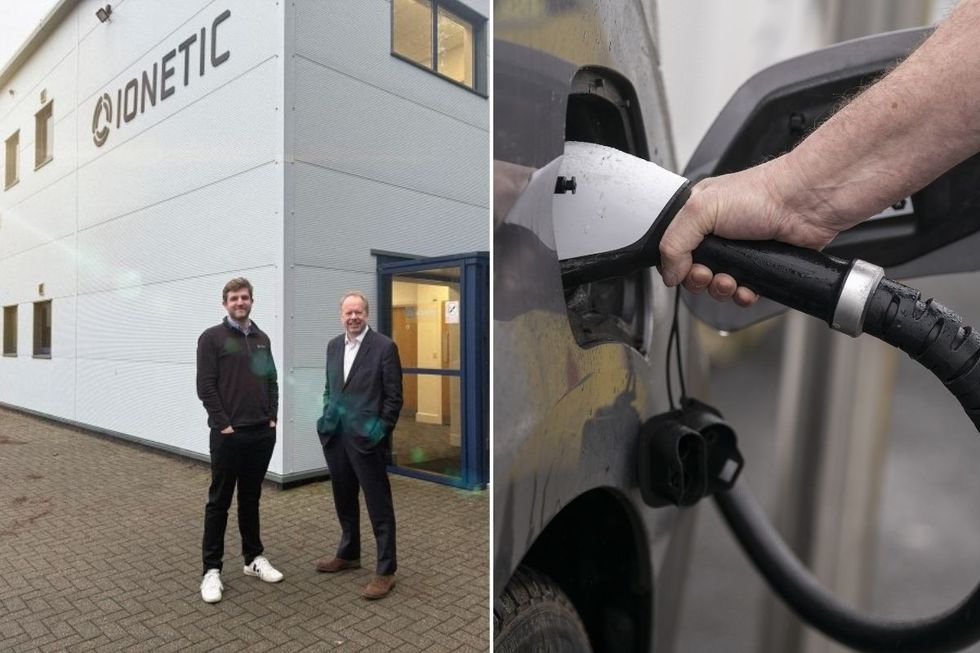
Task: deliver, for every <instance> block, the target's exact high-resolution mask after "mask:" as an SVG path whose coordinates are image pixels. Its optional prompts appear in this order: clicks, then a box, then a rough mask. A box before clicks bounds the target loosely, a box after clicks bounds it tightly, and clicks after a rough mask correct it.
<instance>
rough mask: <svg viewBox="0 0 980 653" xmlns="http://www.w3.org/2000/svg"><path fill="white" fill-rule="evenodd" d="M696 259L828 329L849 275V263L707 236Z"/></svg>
mask: <svg viewBox="0 0 980 653" xmlns="http://www.w3.org/2000/svg"><path fill="white" fill-rule="evenodd" d="M693 257H694V262H695V263H701V264H703V265H706V266H708V267H709V268H711V271H712V272H714V273H715V274H717V273H719V272H724V273H726V274H730V275H731V276H732V277H734V278H735V280H736V281H737V282H738V283H739V285H742V286H746V287H748V288H751V289H752V290H754V291H755V292H757V293H759V294H760V295H762V296H763V297H767V298H769V299H771V300H773V301H777V302H779V303H780V304H783V305H784V306H788V307H789V308H793V309H796V310H798V311H802V312H804V313H806V314H808V315H812V316H814V317H817V318H819V319H821V320H823V321H824V322H826V323H828V324H832V321H833V316H834V310H835V308H836V306H837V299H838V297H839V296H840V291H841V287H842V285H843V283H844V279H845V277H846V275H847V271H848V269H849V263H848V262H847V261H844V260H843V259H839V258H836V257H833V256H828V255H826V254H822V253H820V252H817V251H815V250H812V249H805V248H803V247H796V246H793V245H787V244H785V243H780V242H777V241H774V240H758V241H736V240H727V239H725V238H720V237H718V236H706V237H705V239H704V240H703V241H702V242H701V244H700V245H699V246H698V247H697V249H695V250H694V253H693Z"/></svg>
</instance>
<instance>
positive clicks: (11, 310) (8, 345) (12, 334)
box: [3, 306, 17, 356]
mask: <svg viewBox="0 0 980 653" xmlns="http://www.w3.org/2000/svg"><path fill="white" fill-rule="evenodd" d="M3 355H4V356H16V355H17V307H16V306H4V307H3Z"/></svg>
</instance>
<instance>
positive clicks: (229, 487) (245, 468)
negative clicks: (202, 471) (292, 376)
mask: <svg viewBox="0 0 980 653" xmlns="http://www.w3.org/2000/svg"><path fill="white" fill-rule="evenodd" d="M275 446H276V429H274V428H272V427H270V426H269V425H268V424H264V425H259V426H252V427H242V428H236V429H235V432H234V433H229V434H227V435H225V434H223V433H221V432H220V431H217V430H214V429H212V430H211V487H210V488H209V489H208V503H207V506H205V508H204V541H203V543H202V545H201V553H202V559H203V564H204V571H205V572H207V570H208V569H221V559H222V557H224V552H225V528H226V527H227V526H228V508H229V507H230V506H231V497H232V495H233V494H234V492H235V487H236V486H237V487H238V531H239V532H240V533H241V536H242V554H243V555H244V556H245V564H246V565H248V564H250V563H251V562H252V560H254V559H255V557H256V556H259V555H261V554H262V551H263V550H264V549H263V547H262V539H261V538H260V537H259V498H260V497H261V496H262V481H263V480H264V479H265V473H266V471H267V470H268V469H269V461H270V460H271V459H272V450H273V449H274V448H275Z"/></svg>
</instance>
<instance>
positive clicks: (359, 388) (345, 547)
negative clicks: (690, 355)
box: [316, 291, 402, 599]
mask: <svg viewBox="0 0 980 653" xmlns="http://www.w3.org/2000/svg"><path fill="white" fill-rule="evenodd" d="M367 319H368V301H367V298H366V297H365V296H364V295H363V294H362V293H360V292H356V291H355V292H349V293H347V294H346V295H344V296H343V297H342V298H341V300H340V322H341V324H342V325H343V326H344V333H343V334H341V335H339V336H337V337H336V338H334V339H333V340H331V341H330V342H329V344H328V345H327V362H326V376H327V378H326V383H325V385H324V389H323V414H322V415H321V417H320V419H319V420H317V433H318V434H319V436H320V443H321V444H322V445H323V455H324V457H325V458H326V460H327V466H328V467H329V468H330V479H331V482H332V484H333V497H334V506H335V507H336V510H337V519H338V521H339V522H340V528H341V537H340V544H339V545H338V547H337V554H336V556H333V557H329V556H325V557H323V558H320V559H319V560H317V562H316V569H317V571H321V572H328V573H335V572H340V571H344V570H347V569H357V568H358V567H360V566H361V560H360V559H361V532H360V519H359V516H360V506H359V503H358V489H359V488H361V489H363V490H364V500H365V502H367V508H368V515H369V516H370V517H371V527H372V529H373V530H374V538H375V540H376V542H377V546H378V560H377V568H376V569H377V572H376V574H375V576H374V578H373V579H372V580H371V582H370V583H369V584H368V585H367V587H365V588H364V591H363V592H362V594H361V595H362V596H363V597H364V598H366V599H380V598H382V597H384V596H386V595H387V594H388V592H389V591H391V588H392V587H394V585H395V569H396V568H397V563H396V559H395V511H394V506H393V505H392V500H391V484H390V483H389V482H388V471H387V467H388V460H389V459H390V457H391V433H392V431H394V430H395V423H396V422H397V421H398V413H399V412H400V411H401V407H402V366H401V361H400V360H399V358H398V347H397V346H395V343H394V342H392V341H391V340H390V339H389V338H387V337H385V336H383V335H381V334H380V333H378V332H376V331H374V330H372V329H371V328H370V327H369V326H368V323H367Z"/></svg>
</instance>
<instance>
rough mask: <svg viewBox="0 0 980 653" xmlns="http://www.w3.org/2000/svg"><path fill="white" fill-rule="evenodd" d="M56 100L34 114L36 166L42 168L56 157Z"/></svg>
mask: <svg viewBox="0 0 980 653" xmlns="http://www.w3.org/2000/svg"><path fill="white" fill-rule="evenodd" d="M53 109H54V102H53V101H52V102H48V103H47V104H45V105H44V108H42V109H41V110H40V111H38V112H37V113H35V114H34V168H35V169H37V168H40V167H41V166H43V165H44V164H45V163H47V162H48V161H50V160H51V159H52V158H53V157H54V120H52V118H51V116H52V113H53Z"/></svg>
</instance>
